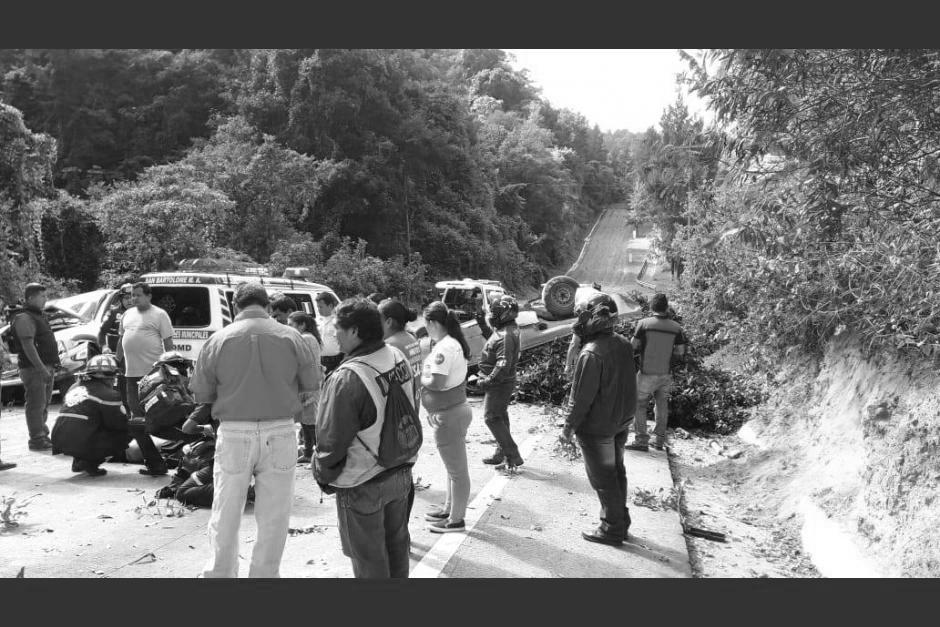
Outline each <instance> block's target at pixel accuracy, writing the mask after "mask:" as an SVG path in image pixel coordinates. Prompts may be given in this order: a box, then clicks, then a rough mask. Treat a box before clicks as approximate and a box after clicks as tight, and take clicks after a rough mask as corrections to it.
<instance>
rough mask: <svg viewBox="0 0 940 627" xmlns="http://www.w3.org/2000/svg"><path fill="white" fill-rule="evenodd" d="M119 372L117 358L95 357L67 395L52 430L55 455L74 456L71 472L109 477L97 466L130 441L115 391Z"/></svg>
mask: <svg viewBox="0 0 940 627" xmlns="http://www.w3.org/2000/svg"><path fill="white" fill-rule="evenodd" d="M117 373H118V366H117V362H116V361H115V360H114V357H112V356H111V355H96V356H95V357H92V358H91V359H89V360H88V364H87V365H86V366H85V369H84V370H83V371H82V373H81V374H79V377H78V381H77V382H76V383H75V384H74V385H73V386H72V387H70V388H69V390H68V392H66V393H65V398H64V399H63V402H62V408H61V409H60V410H59V416H58V418H57V419H56V423H55V426H54V427H53V428H52V447H53V450H52V453H53V454H54V455H55V454H58V453H65V454H66V455H72V456H73V457H74V461H73V462H72V472H82V471H84V472H86V473H87V474H88V475H89V476H92V477H98V476H101V475H104V474H106V473H107V471H106V470H104V469H103V468H99V467H98V466H99V465H100V464H101V463H102V462H103V461H104V460H105V458H107V457H110V456H112V455H117V454H118V453H120V452H121V451H123V450H124V449H126V448H127V445H128V444H129V443H130V441H131V435H130V433H129V432H128V429H127V413H126V412H125V411H124V404H123V403H122V402H121V394H120V393H119V392H118V391H117V390H115V389H114V384H115V378H116V377H117Z"/></svg>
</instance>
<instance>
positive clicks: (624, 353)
mask: <svg viewBox="0 0 940 627" xmlns="http://www.w3.org/2000/svg"><path fill="white" fill-rule="evenodd" d="M575 315H576V316H577V321H576V322H575V324H574V327H573V330H574V332H575V333H577V334H578V335H579V336H580V338H581V346H582V348H581V353H580V354H579V355H578V361H577V363H576V364H575V369H574V378H573V380H572V384H571V396H570V398H569V404H568V407H569V409H568V417H567V419H566V420H565V427H564V431H563V432H562V438H563V439H564V440H567V441H569V442H570V441H571V439H572V436H573V435H575V434H576V435H577V440H578V444H579V445H580V446H581V452H582V454H583V455H584V466H585V470H586V471H587V476H588V481H590V483H591V487H592V488H594V490H595V491H596V492H597V497H598V499H599V500H600V503H601V515H600V518H601V524H600V526H599V527H598V528H597V529H592V530H590V531H583V532H581V537H583V538H584V539H585V540H588V541H589V542H600V543H602V544H610V545H615V546H619V545H620V544H621V543H622V542H623V541H624V540H625V539H626V537H627V533H628V530H629V529H630V510H629V509H628V508H627V473H626V469H625V468H624V465H623V446H624V444H625V443H626V441H627V429H628V427H629V424H630V420H631V419H632V418H633V412H634V410H635V407H636V369H635V367H634V364H633V347H632V346H631V345H630V342H629V340H627V338H625V337H622V336H620V335H617V334H615V333H614V325H615V324H616V322H617V304H616V303H615V302H614V300H613V299H612V298H611V297H610V296H608V295H607V294H603V293H601V294H597V295H595V296H592V297H591V298H590V299H589V300H588V301H587V302H581V303H578V304H577V305H576V306H575Z"/></svg>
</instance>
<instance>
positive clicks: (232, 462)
mask: <svg viewBox="0 0 940 627" xmlns="http://www.w3.org/2000/svg"><path fill="white" fill-rule="evenodd" d="M233 302H234V305H235V308H236V311H237V315H236V316H235V320H233V321H232V324H230V325H228V326H227V327H225V328H224V329H222V330H221V331H217V332H216V333H215V334H214V335H213V336H212V337H210V338H209V341H207V342H206V344H205V345H204V346H203V347H202V351H200V353H199V358H198V359H197V360H196V369H195V372H194V373H193V378H192V380H191V381H190V387H191V388H192V390H193V393H194V394H195V397H196V401H197V402H199V403H212V417H213V418H214V419H215V420H218V421H219V429H218V436H217V439H216V445H215V446H216V448H215V470H214V471H213V485H214V486H215V488H214V492H215V494H214V497H213V500H212V515H211V516H210V517H209V545H210V547H211V548H212V557H210V558H209V561H208V563H207V564H206V566H205V570H204V571H203V575H204V576H205V577H237V576H238V528H239V527H240V525H241V517H242V511H243V510H244V509H245V498H246V495H247V493H248V485H249V483H250V482H251V478H252V477H254V478H255V485H256V486H257V487H256V491H257V497H256V499H255V520H256V521H257V523H258V537H257V540H256V541H255V545H254V549H253V550H252V553H251V566H250V567H249V570H248V576H249V577H278V576H280V566H281V556H282V555H283V553H284V545H285V543H286V542H287V529H288V522H289V520H290V510H291V504H292V503H293V499H294V466H295V465H296V463H297V435H296V433H295V431H294V416H295V415H296V414H297V413H298V412H300V411H301V409H302V407H301V404H300V393H301V392H312V391H314V390H315V389H316V387H317V384H318V378H317V373H316V371H315V368H316V367H317V365H316V363H315V360H314V356H313V352H312V351H311V350H310V347H309V346H308V345H307V343H306V342H305V341H304V339H303V338H302V337H301V335H300V333H298V332H297V331H296V330H295V329H293V328H291V327H290V326H288V325H284V324H280V323H278V322H277V321H275V320H274V319H272V318H271V316H269V315H268V311H267V309H268V294H267V292H266V291H265V289H264V286H262V285H261V284H260V283H256V282H246V283H240V284H239V285H238V286H237V287H236V288H235V295H234V298H233Z"/></svg>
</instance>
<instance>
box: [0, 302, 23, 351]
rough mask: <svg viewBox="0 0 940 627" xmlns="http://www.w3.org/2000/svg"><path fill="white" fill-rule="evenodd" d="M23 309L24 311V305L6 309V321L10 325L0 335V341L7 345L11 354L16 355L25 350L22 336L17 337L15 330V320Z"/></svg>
mask: <svg viewBox="0 0 940 627" xmlns="http://www.w3.org/2000/svg"><path fill="white" fill-rule="evenodd" d="M21 311H23V308H22V307H7V309H6V322H7V324H9V325H10V326H9V327H7V329H6V331H4V332H3V335H2V336H0V341H2V342H3V343H4V344H5V345H6V347H7V352H8V353H10V354H11V355H16V354H17V353H19V352H22V350H23V347H22V346H21V345H20V338H19V337H17V335H16V333H15V332H14V331H13V320H14V319H15V318H16V315H17V314H18V313H20V312H21Z"/></svg>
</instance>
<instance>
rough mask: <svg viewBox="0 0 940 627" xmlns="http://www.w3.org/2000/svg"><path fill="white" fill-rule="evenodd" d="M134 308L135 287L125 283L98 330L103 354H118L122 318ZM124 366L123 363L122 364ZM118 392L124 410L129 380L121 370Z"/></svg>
mask: <svg viewBox="0 0 940 627" xmlns="http://www.w3.org/2000/svg"><path fill="white" fill-rule="evenodd" d="M133 306H134V286H133V285H132V284H130V283H124V284H123V285H121V287H119V288H118V301H117V303H115V304H114V305H112V306H111V308H110V309H108V313H107V314H106V315H105V318H104V322H102V323H101V328H100V329H98V346H100V347H101V352H102V353H103V354H108V353H112V354H117V350H118V337H119V332H120V329H121V318H123V317H124V312H125V311H127V310H128V309H130V308H131V307H133ZM121 365H123V362H121ZM117 386H118V392H120V393H121V402H122V403H124V409H127V408H128V405H127V378H126V377H125V376H124V373H123V372H121V371H120V370H119V371H118V375H117Z"/></svg>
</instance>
